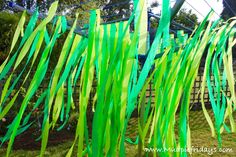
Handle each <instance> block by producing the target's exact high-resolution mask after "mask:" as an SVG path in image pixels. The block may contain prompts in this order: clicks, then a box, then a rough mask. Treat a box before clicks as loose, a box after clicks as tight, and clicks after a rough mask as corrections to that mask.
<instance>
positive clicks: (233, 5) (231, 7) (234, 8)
mask: <svg viewBox="0 0 236 157" xmlns="http://www.w3.org/2000/svg"><path fill="white" fill-rule="evenodd" d="M223 6H224V9H223V12H222V13H221V16H222V18H223V19H225V20H227V19H229V18H231V17H234V16H236V1H234V0H224V1H223Z"/></svg>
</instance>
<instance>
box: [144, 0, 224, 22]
mask: <svg viewBox="0 0 236 157" xmlns="http://www.w3.org/2000/svg"><path fill="white" fill-rule="evenodd" d="M171 1H172V5H173V4H174V2H175V0H171ZM222 1H223V0H186V2H184V4H183V6H182V7H183V8H186V9H187V10H189V9H191V10H192V12H193V13H194V14H196V15H197V17H198V21H199V22H200V21H202V20H203V19H204V17H205V16H206V15H207V14H208V13H209V11H210V10H211V7H212V8H213V9H214V11H215V12H214V15H213V17H212V20H216V19H218V18H219V16H220V14H221V12H222V10H223V4H222ZM152 2H158V3H159V4H161V3H162V0H149V5H150V4H151V3H152ZM206 2H208V4H209V5H208V4H207V3H206ZM193 7H194V9H193ZM160 9H161V7H158V8H155V9H153V12H154V13H160ZM196 10H197V11H196ZM198 12H199V13H198Z"/></svg>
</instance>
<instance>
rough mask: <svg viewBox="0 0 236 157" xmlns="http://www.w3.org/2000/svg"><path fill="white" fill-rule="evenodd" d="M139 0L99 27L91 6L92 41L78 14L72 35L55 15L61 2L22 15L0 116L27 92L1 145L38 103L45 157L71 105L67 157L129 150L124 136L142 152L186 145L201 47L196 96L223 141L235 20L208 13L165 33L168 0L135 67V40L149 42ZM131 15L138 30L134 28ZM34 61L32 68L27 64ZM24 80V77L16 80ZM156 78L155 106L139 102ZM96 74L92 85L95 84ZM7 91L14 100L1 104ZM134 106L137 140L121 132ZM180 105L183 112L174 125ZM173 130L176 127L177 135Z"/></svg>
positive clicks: (231, 103) (6, 66)
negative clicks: (189, 26)
mask: <svg viewBox="0 0 236 157" xmlns="http://www.w3.org/2000/svg"><path fill="white" fill-rule="evenodd" d="M144 3H145V0H140V1H134V8H135V10H134V14H132V16H131V17H130V19H129V21H126V22H119V23H116V24H109V25H101V21H100V12H99V11H98V10H97V11H92V12H91V15H90V20H89V21H90V23H89V32H88V38H85V37H82V36H80V35H77V34H75V33H74V30H75V28H76V26H77V20H78V15H76V20H75V21H74V23H73V25H72V28H71V29H70V31H69V32H68V31H67V22H66V18H65V17H64V16H56V18H54V17H55V14H56V9H57V6H58V2H55V3H53V4H52V6H51V8H50V9H49V13H48V16H47V17H46V18H45V19H44V20H42V21H40V22H39V23H37V20H38V12H35V13H34V15H33V16H32V17H31V19H30V20H29V22H28V24H27V26H26V28H25V21H26V13H23V15H22V17H21V19H20V21H19V24H18V26H17V28H16V32H15V34H14V37H13V41H12V44H11V47H10V57H9V58H7V59H6V61H5V62H4V63H3V64H1V66H0V80H3V79H4V78H5V79H6V80H5V82H4V87H3V90H2V92H1V98H0V103H1V106H0V111H1V112H0V119H2V118H3V117H5V116H7V115H8V114H9V112H10V110H11V109H12V108H13V106H14V105H16V104H15V102H16V100H17V98H19V93H20V90H21V89H22V87H23V88H24V89H25V95H24V97H23V98H22V99H21V104H20V105H19V107H20V108H19V110H18V112H17V115H16V117H14V120H13V121H12V123H11V124H10V125H9V127H8V128H7V129H8V130H7V132H6V134H5V136H4V137H2V138H1V142H2V143H4V142H6V141H8V140H9V142H8V148H7V152H6V156H9V155H10V152H11V148H12V145H13V143H14V140H15V137H16V136H17V135H19V134H21V133H22V132H24V131H25V130H27V129H28V128H29V127H31V124H32V123H31V120H30V117H31V116H32V113H33V112H34V111H35V109H36V108H38V107H40V108H42V109H43V124H42V132H41V135H42V136H41V138H40V139H41V143H42V144H41V151H40V155H41V156H43V155H44V154H45V151H46V147H47V143H48V137H49V132H50V130H52V129H57V130H58V131H60V130H61V129H63V127H64V126H65V125H66V124H67V123H68V121H69V120H70V117H71V113H73V112H72V111H71V110H76V109H77V110H79V114H78V117H77V118H78V121H77V127H76V131H75V139H74V141H73V144H72V145H71V148H70V149H69V151H68V152H67V156H72V153H73V151H74V149H75V146H76V147H77V156H79V157H81V156H83V155H88V156H116V155H120V156H125V141H128V142H130V143H134V144H137V143H139V151H142V150H143V148H144V147H148V148H157V149H162V150H165V149H169V148H170V149H171V150H173V149H183V150H186V149H188V148H191V136H190V127H189V100H190V94H191V89H192V87H193V83H194V80H195V78H196V76H197V73H198V68H199V65H200V63H201V58H202V56H203V53H204V50H206V51H207V52H208V53H207V59H206V64H205V72H204V76H203V82H202V88H201V98H202V108H203V112H204V115H205V117H206V119H207V122H208V123H209V126H210V128H211V131H212V136H213V137H217V139H218V143H219V147H221V144H222V139H221V133H222V132H223V131H224V130H226V131H227V132H230V131H232V132H235V131H236V130H235V129H236V128H235V124H234V118H233V111H235V109H236V106H235V104H236V97H235V83H234V79H235V78H234V75H233V69H232V46H233V45H234V44H235V38H234V34H235V30H234V29H233V26H234V24H235V22H236V21H232V23H223V24H222V23H220V21H216V22H214V23H212V22H209V24H208V25H207V26H206V23H207V19H208V18H209V17H210V16H211V14H209V15H208V16H207V17H206V19H205V20H204V21H203V22H202V23H201V24H200V25H199V27H198V28H197V29H196V30H195V32H194V33H193V35H192V36H190V37H188V38H187V36H186V35H185V34H183V33H181V32H180V33H178V36H177V38H174V37H173V36H171V35H170V34H169V27H170V25H169V24H170V10H169V7H170V1H167V0H163V10H162V16H161V19H160V23H159V25H158V29H157V33H156V37H155V39H154V42H153V44H152V45H151V47H150V48H149V49H148V54H147V56H146V60H145V62H144V64H143V66H142V68H141V69H139V64H138V55H139V53H140V52H141V51H142V50H143V47H142V46H143V45H141V43H144V44H147V41H144V42H143V41H142V39H143V36H142V35H143V31H141V30H142V29H143V27H142V26H143V25H144V24H146V22H147V19H145V18H141V17H143V16H142V15H145V14H146V12H145V11H144V10H145V9H146V8H144V7H143V6H144ZM133 19H135V20H134V21H135V22H134V24H135V30H134V32H133V33H132V34H130V33H129V27H130V24H131V22H132V21H133ZM141 19H142V20H141ZM51 21H52V27H49V28H51V30H50V31H49V29H48V25H50V24H49V23H50V22H51ZM144 21H145V22H144ZM20 32H24V33H23V34H24V35H23V37H20ZM62 35H65V36H66V37H65V38H63V36H62ZM144 35H146V34H145V33H144ZM60 39H63V42H60V41H59V40H60ZM17 42H19V44H17ZM57 42H60V43H59V44H61V45H62V49H61V50H60V51H59V52H55V51H53V50H54V48H55V45H56V43H57ZM208 45H209V47H208ZM146 47H148V46H146V45H145V46H144V48H146ZM54 53H57V54H58V58H57V64H56V65H55V66H54V67H53V68H51V69H52V70H53V71H52V72H51V73H50V74H49V75H50V79H49V80H50V81H48V82H47V88H46V89H45V90H44V91H43V92H42V93H41V95H39V97H38V98H37V100H36V102H35V103H34V104H33V107H32V106H30V105H29V102H30V101H31V100H32V98H33V96H34V95H36V93H37V91H38V90H39V86H40V85H41V84H42V82H43V80H44V78H45V76H46V73H47V72H48V71H49V70H50V67H49V62H50V59H51V58H52V57H53V54H54ZM34 65H36V69H33V67H34ZM19 67H20V68H19ZM19 69H21V71H20V73H19V71H18V70H19ZM221 69H223V71H221ZM20 78H22V79H23V81H19V79H20ZM79 78H80V79H79ZM211 78H213V81H212V79H211ZM152 79H153V88H154V91H155V98H154V105H153V106H151V103H150V99H151V98H150V99H149V101H148V103H145V102H146V99H145V98H146V89H147V87H148V85H149V82H150V81H151V80H152ZM95 80H96V82H97V83H96V88H95V89H94V88H93V86H92V85H93V82H94V81H95ZM226 82H228V85H229V88H230V91H231V93H232V94H231V96H230V97H228V96H227V95H226V94H224V89H225V88H226ZM76 84H80V88H79V95H77V97H79V105H75V103H74V100H75V98H74V97H73V93H74V91H75V89H74V88H73V87H74V86H75V85H76ZM16 85H17V86H16ZM65 86H67V88H66V89H65ZM92 89H94V90H95V92H96V94H95V96H91V91H92ZM205 90H208V92H209V95H210V100H211V103H212V108H213V113H214V120H215V123H213V122H212V119H211V118H210V116H209V114H208V111H207V110H206V109H205V104H204V101H203V100H204V99H203V98H204V97H203V96H204V93H205ZM13 91H14V92H15V94H14V96H13V98H11V99H10V102H7V101H6V99H7V98H9V97H10V94H11V93H12V92H13ZM90 97H92V99H93V104H94V107H93V110H92V111H93V112H94V116H93V122H92V128H90V129H92V135H91V137H90V136H89V128H88V124H87V123H88V117H87V114H86V113H87V112H91V111H90V110H89V106H90V105H91V104H89V98H90ZM138 97H140V98H139V99H138ZM135 108H137V109H138V114H139V124H138V135H137V136H138V138H137V141H135V142H132V141H131V140H130V139H129V138H127V137H126V136H125V135H126V129H127V125H128V123H129V120H130V117H131V115H132V113H133V111H134V110H135ZM178 108H179V109H180V113H179V117H180V118H179V120H178V123H176V121H177V119H176V115H177V110H178ZM27 110H28V111H29V112H26V111H27ZM226 120H229V121H230V126H229V125H227V124H226V123H225V121H226ZM58 124H59V126H58ZM175 127H177V128H178V134H176V132H175ZM156 155H158V156H187V152H185V151H180V152H173V151H163V152H156V154H155V153H154V156H156Z"/></svg>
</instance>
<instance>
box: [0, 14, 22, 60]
mask: <svg viewBox="0 0 236 157" xmlns="http://www.w3.org/2000/svg"><path fill="white" fill-rule="evenodd" d="M19 17H20V16H19V15H17V14H10V13H7V12H0V34H1V37H0V63H2V62H3V61H4V60H5V58H6V56H7V54H8V52H9V50H10V46H9V45H11V40H12V38H13V35H14V32H15V28H16V26H17V23H18V21H19Z"/></svg>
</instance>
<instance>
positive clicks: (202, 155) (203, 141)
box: [0, 111, 236, 157]
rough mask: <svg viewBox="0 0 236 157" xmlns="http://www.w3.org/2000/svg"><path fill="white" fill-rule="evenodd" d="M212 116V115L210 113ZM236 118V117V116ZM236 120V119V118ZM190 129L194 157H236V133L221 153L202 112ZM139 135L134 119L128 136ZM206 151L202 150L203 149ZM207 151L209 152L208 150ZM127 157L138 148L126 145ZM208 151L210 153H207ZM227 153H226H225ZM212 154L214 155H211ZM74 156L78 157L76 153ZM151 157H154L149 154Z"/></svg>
mask: <svg viewBox="0 0 236 157" xmlns="http://www.w3.org/2000/svg"><path fill="white" fill-rule="evenodd" d="M210 115H212V113H210ZM235 117H236V116H235ZM235 119H236V118H235ZM190 128H191V137H192V138H191V142H192V148H193V149H195V150H196V149H198V150H199V152H193V154H192V155H189V156H193V157H207V156H213V157H234V156H236V133H230V134H228V133H223V134H222V139H223V147H222V149H221V152H220V151H219V150H218V149H217V146H218V144H217V140H216V139H215V138H213V137H211V132H210V129H209V126H208V124H207V122H206V120H205V117H204V115H203V113H202V111H194V112H193V111H191V112H190ZM135 134H137V119H136V118H132V119H131V120H130V125H129V128H128V132H127V135H129V137H132V136H133V137H134V136H135ZM71 144H72V140H67V141H65V142H63V143H61V144H55V145H50V146H49V147H48V148H47V151H46V154H45V157H64V156H65V154H66V152H67V151H68V149H69V148H70V146H71ZM203 148H204V149H205V150H201V149H203ZM206 149H207V150H206ZM126 151H127V157H135V156H136V154H137V146H136V145H131V144H126ZM206 151H208V152H206ZM223 151H226V152H223ZM39 152H40V150H39V149H36V150H34V149H31V150H29V149H28V150H21V149H18V150H13V151H12V153H11V156H12V157H36V156H38V155H39ZM211 152H212V154H211ZM5 153H6V149H3V148H2V149H0V157H2V156H5ZM73 156H76V152H74V154H73ZM149 156H152V155H151V153H149Z"/></svg>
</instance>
